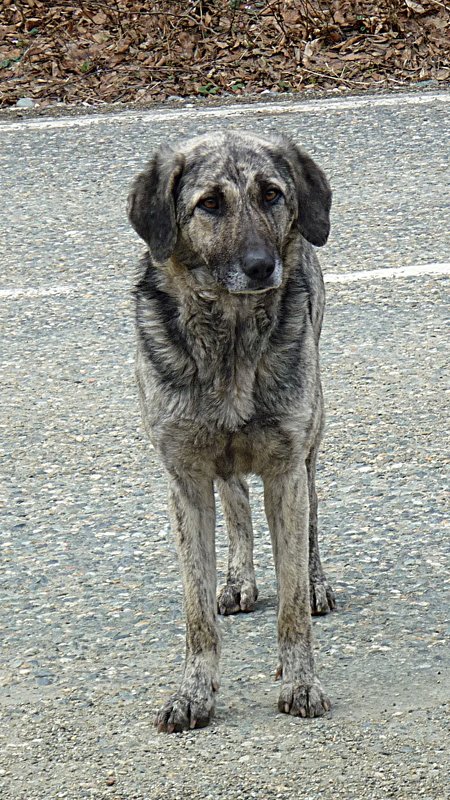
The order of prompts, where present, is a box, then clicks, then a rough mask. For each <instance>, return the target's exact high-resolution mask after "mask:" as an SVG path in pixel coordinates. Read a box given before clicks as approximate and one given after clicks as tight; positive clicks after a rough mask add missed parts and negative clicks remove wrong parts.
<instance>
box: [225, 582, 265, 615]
mask: <svg viewBox="0 0 450 800" xmlns="http://www.w3.org/2000/svg"><path fill="white" fill-rule="evenodd" d="M257 598H258V590H257V588H256V584H255V583H252V582H250V581H242V583H230V582H229V583H226V584H225V586H224V587H223V588H222V589H221V590H220V592H219V593H218V595H217V609H218V611H219V614H223V615H224V616H226V615H227V614H237V613H238V612H239V611H245V612H247V611H254V609H255V603H256V600H257Z"/></svg>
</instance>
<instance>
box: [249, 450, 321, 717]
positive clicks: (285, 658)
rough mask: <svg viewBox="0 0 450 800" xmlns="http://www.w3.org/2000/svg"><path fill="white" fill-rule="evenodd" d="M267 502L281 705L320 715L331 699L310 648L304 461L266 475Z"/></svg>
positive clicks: (296, 713)
mask: <svg viewBox="0 0 450 800" xmlns="http://www.w3.org/2000/svg"><path fill="white" fill-rule="evenodd" d="M264 501H265V507H266V514H267V519H268V523H269V528H270V534H271V537H272V546H273V552H274V560H275V569H276V574H277V584H278V648H279V658H280V671H281V676H282V686H281V692H280V696H279V699H278V708H279V710H280V711H282V712H284V713H286V714H293V715H294V716H300V717H318V716H320V715H322V714H323V713H324V712H325V711H328V709H329V708H330V701H329V700H328V698H327V697H326V696H325V695H324V693H323V690H322V686H321V685H320V682H319V680H318V678H317V676H316V672H315V666H314V655H313V648H312V624H311V609H310V600H309V577H308V516H309V503H308V482H307V474H306V466H305V465H304V464H302V465H301V467H300V469H298V470H296V471H295V472H288V473H283V474H281V475H280V474H276V475H274V474H271V475H270V476H267V477H265V478H264Z"/></svg>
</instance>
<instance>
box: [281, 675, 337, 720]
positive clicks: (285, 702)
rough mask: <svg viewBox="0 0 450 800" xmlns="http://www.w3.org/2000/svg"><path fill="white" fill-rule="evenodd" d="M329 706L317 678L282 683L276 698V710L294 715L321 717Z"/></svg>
mask: <svg viewBox="0 0 450 800" xmlns="http://www.w3.org/2000/svg"><path fill="white" fill-rule="evenodd" d="M330 708H331V703H330V700H329V698H328V697H327V696H326V695H325V694H324V692H323V689H322V686H321V685H320V683H319V681H318V680H314V681H313V683H312V684H311V685H309V686H307V685H306V684H304V683H288V682H286V683H284V684H283V686H282V687H281V692H280V696H279V698H278V710H279V711H281V712H282V713H283V714H292V716H294V717H321V716H323V714H325V713H326V712H327V711H329V710H330Z"/></svg>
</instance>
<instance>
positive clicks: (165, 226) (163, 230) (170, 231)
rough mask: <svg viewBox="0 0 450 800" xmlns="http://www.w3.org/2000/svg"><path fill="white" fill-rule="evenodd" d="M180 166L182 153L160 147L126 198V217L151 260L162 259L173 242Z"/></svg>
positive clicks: (174, 243) (167, 253)
mask: <svg viewBox="0 0 450 800" xmlns="http://www.w3.org/2000/svg"><path fill="white" fill-rule="evenodd" d="M183 167H184V156H182V155H181V153H177V152H175V151H174V150H172V149H171V148H169V147H161V148H160V149H159V150H158V152H157V153H156V154H155V155H154V156H153V158H152V160H151V161H150V164H149V165H148V168H147V170H146V171H145V172H143V173H142V174H141V175H138V177H137V178H136V180H135V181H134V184H133V188H132V190H131V192H130V194H129V197H128V207H127V211H128V218H129V220H130V222H131V224H132V226H133V228H134V229H135V231H136V232H137V233H138V234H139V236H141V238H142V239H144V241H145V242H147V244H148V246H149V250H150V253H151V255H152V256H153V258H154V259H155V261H159V262H162V261H166V260H167V259H168V258H170V256H171V255H172V253H173V251H174V249H175V245H176V241H177V221H176V216H175V197H174V190H175V185H176V182H177V180H178V178H179V177H180V175H181V173H182V171H183Z"/></svg>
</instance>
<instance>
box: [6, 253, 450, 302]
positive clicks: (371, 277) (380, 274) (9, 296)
mask: <svg viewBox="0 0 450 800" xmlns="http://www.w3.org/2000/svg"><path fill="white" fill-rule="evenodd" d="M421 275H450V261H444V262H442V263H436V262H433V263H431V264H412V265H411V266H408V267H385V268H384V269H365V270H361V271H359V272H341V273H339V272H328V273H325V275H324V281H325V283H353V282H357V281H367V282H369V281H377V280H386V278H414V277H416V276H421ZM76 291H79V287H76V286H70V284H65V285H61V286H40V287H36V288H30V287H28V286H23V287H21V286H19V287H16V288H7V289H0V300H21V299H22V298H29V299H31V300H32V299H33V298H37V297H50V296H52V295H56V296H58V295H68V294H73V293H74V292H76ZM95 296H96V295H95V294H94V293H93V294H92V297H93V298H94V297H95Z"/></svg>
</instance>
